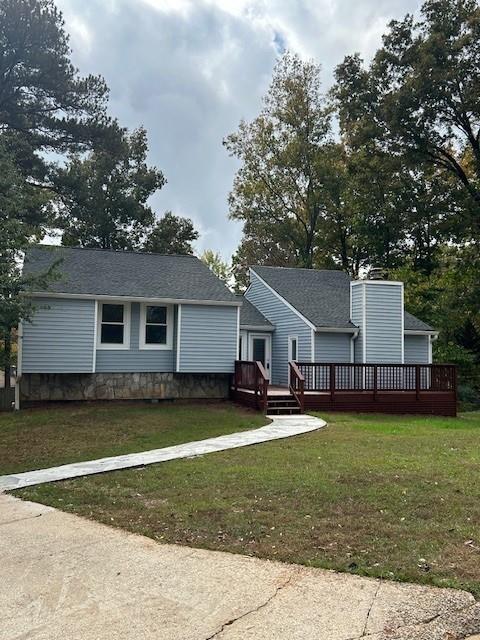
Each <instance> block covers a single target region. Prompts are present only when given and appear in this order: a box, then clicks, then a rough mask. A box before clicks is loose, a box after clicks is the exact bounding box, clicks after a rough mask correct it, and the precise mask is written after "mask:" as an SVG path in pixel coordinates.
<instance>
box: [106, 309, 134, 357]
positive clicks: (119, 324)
mask: <svg viewBox="0 0 480 640" xmlns="http://www.w3.org/2000/svg"><path fill="white" fill-rule="evenodd" d="M129 320H130V307H129V305H126V304H124V303H121V302H112V303H110V302H102V303H100V304H99V318H98V324H99V326H98V347H99V348H103V349H122V348H123V349H125V348H128V346H129V342H130V340H129V328H130V327H129Z"/></svg>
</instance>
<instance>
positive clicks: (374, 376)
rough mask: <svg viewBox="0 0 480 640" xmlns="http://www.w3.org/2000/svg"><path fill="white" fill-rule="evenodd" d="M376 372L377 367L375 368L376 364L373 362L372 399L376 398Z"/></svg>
mask: <svg viewBox="0 0 480 640" xmlns="http://www.w3.org/2000/svg"><path fill="white" fill-rule="evenodd" d="M377 373H378V368H377V365H376V364H374V365H373V399H374V401H376V400H377V389H378V377H377Z"/></svg>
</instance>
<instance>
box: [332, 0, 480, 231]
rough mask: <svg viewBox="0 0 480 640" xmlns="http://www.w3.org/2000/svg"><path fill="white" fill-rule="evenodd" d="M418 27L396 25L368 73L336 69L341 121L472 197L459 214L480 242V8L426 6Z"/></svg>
mask: <svg viewBox="0 0 480 640" xmlns="http://www.w3.org/2000/svg"><path fill="white" fill-rule="evenodd" d="M421 16H422V19H421V21H420V22H415V21H414V18H413V16H411V15H407V16H406V17H405V18H404V19H403V20H400V21H392V22H391V23H390V28H389V32H388V33H387V34H386V35H385V36H384V38H383V47H382V48H381V49H379V50H378V51H377V53H376V55H375V58H374V60H373V62H372V64H371V65H370V67H369V68H368V69H365V68H364V67H363V63H362V61H361V59H360V58H359V56H358V55H357V56H350V57H347V58H346V59H345V61H344V62H343V64H342V65H340V66H339V68H338V69H337V96H339V97H340V102H341V104H342V107H341V109H340V121H341V124H342V126H343V128H344V129H345V128H347V127H348V128H350V129H351V130H352V131H354V132H355V134H356V135H361V136H362V138H363V139H364V140H365V139H367V138H368V137H369V136H370V137H371V138H372V137H373V138H375V139H376V140H378V141H380V142H381V143H382V144H383V145H384V148H385V149H388V151H389V152H390V153H392V154H397V155H398V154H402V156H403V157H404V158H406V157H411V158H414V159H416V160H417V161H420V162H427V163H429V164H431V165H433V166H434V167H437V168H438V169H440V170H441V171H442V172H443V175H444V176H445V179H447V180H448V179H449V178H451V177H453V178H454V180H456V181H457V182H458V184H459V185H460V186H461V187H462V189H463V191H464V194H465V196H466V198H465V201H464V202H463V205H462V206H461V207H460V208H458V209H457V210H456V211H455V216H458V217H459V218H460V219H461V222H462V225H463V233H464V237H466V238H467V237H471V238H474V239H478V238H479V236H480V216H479V210H480V85H479V83H478V69H479V65H480V7H479V5H478V2H477V1H476V0H427V2H425V3H424V5H423V7H422V11H421Z"/></svg>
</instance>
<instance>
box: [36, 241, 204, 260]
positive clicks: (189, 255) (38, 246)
mask: <svg viewBox="0 0 480 640" xmlns="http://www.w3.org/2000/svg"><path fill="white" fill-rule="evenodd" d="M43 247H45V248H47V249H68V250H71V249H75V250H77V251H97V252H102V251H104V252H105V253H119V254H124V253H133V254H135V255H139V256H162V257H169V258H170V257H172V258H196V259H197V260H200V258H199V257H198V256H196V255H194V254H192V253H154V252H153V251H135V250H133V249H103V248H102V247H68V246H66V245H63V244H43V243H38V244H35V245H32V246H31V247H29V248H30V249H41V248H43ZM200 262H201V260H200Z"/></svg>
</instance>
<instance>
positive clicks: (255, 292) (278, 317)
mask: <svg viewBox="0 0 480 640" xmlns="http://www.w3.org/2000/svg"><path fill="white" fill-rule="evenodd" d="M245 297H246V298H247V300H249V301H250V302H251V303H252V304H254V305H255V306H256V307H257V309H258V310H259V311H260V312H261V313H263V315H264V316H265V317H266V318H267V319H268V320H270V322H271V323H272V324H273V325H274V327H275V331H274V332H273V333H272V382H273V384H279V385H286V384H288V336H298V360H299V361H307V362H310V361H311V358H312V329H311V328H310V327H309V326H308V324H307V323H306V322H305V321H304V320H302V319H301V318H300V317H299V316H298V315H297V314H296V313H294V312H293V311H292V310H291V309H289V308H288V306H287V305H286V304H285V303H284V302H282V300H281V299H280V298H278V297H277V296H276V295H275V294H274V293H272V292H271V291H270V289H268V287H266V286H265V285H264V284H263V282H262V281H261V280H260V279H259V278H258V276H257V275H256V274H255V273H254V272H253V271H252V272H251V275H250V287H249V288H248V289H247V292H246V293H245Z"/></svg>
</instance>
